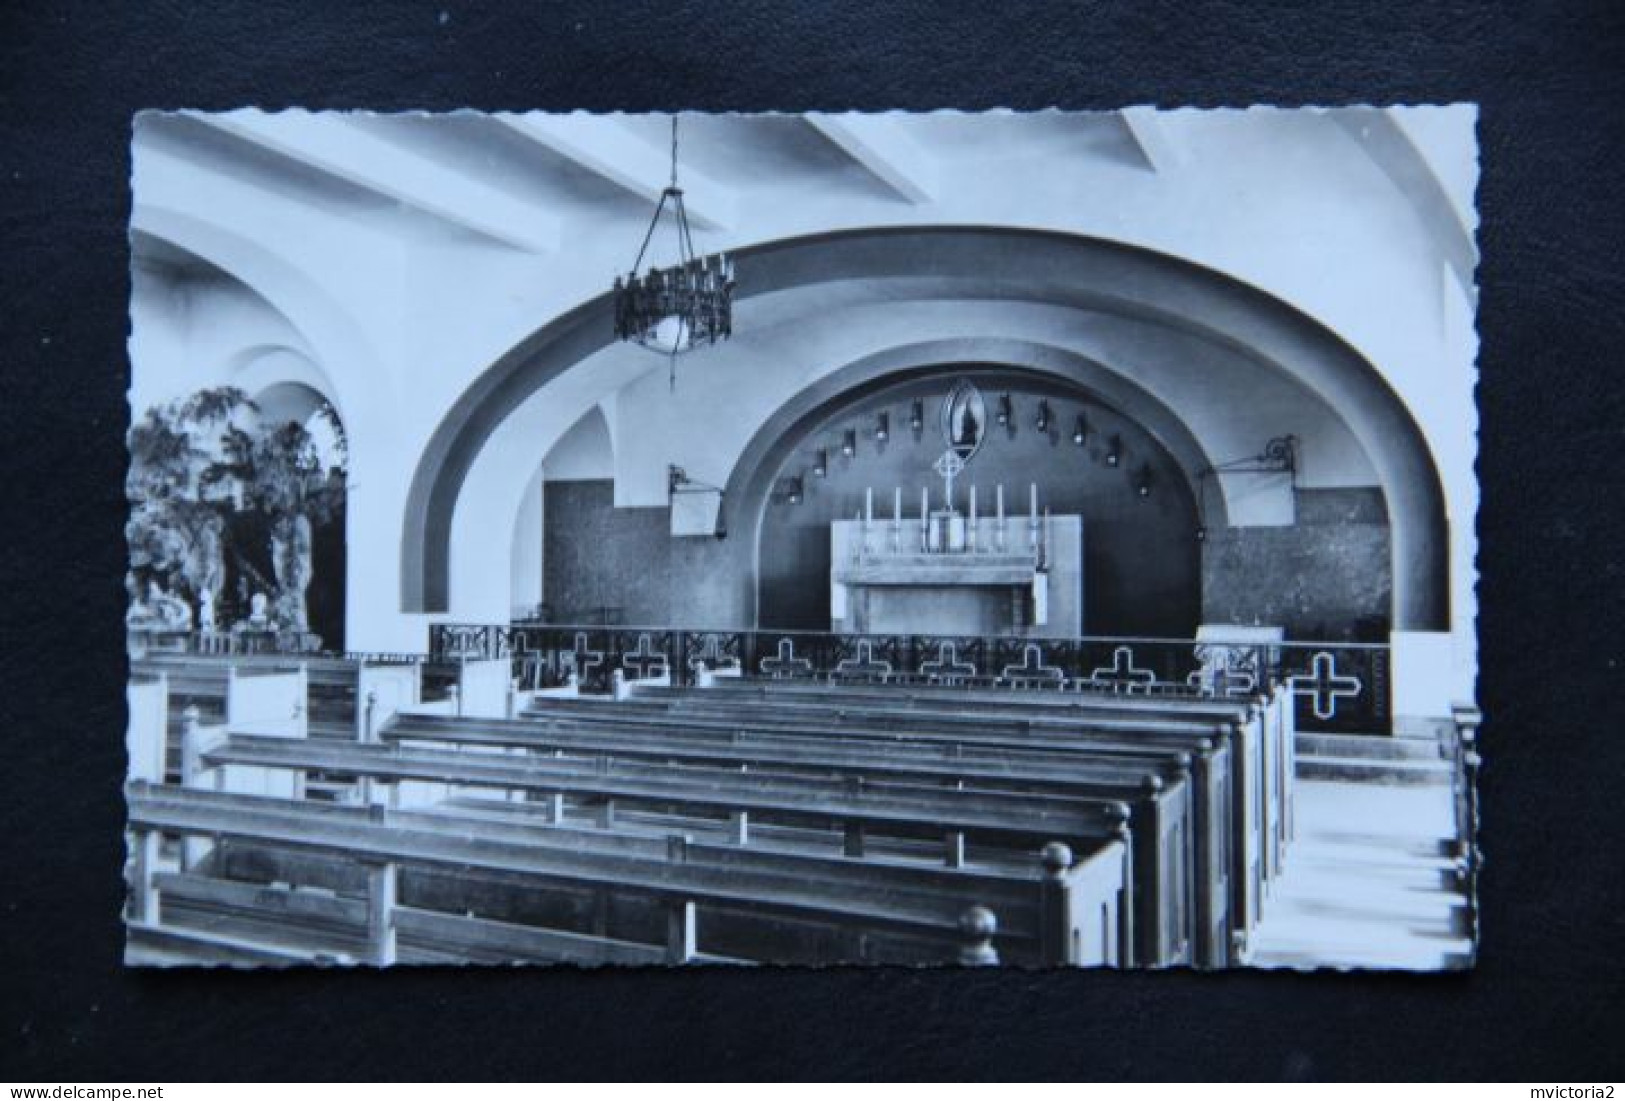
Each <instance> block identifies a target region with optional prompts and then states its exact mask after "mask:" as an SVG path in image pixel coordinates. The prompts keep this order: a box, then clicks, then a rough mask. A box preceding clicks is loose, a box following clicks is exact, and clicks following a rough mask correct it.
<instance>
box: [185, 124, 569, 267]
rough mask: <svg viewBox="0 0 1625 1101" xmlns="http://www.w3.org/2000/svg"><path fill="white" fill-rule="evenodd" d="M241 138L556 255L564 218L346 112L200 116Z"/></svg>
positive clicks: (525, 247)
mask: <svg viewBox="0 0 1625 1101" xmlns="http://www.w3.org/2000/svg"><path fill="white" fill-rule="evenodd" d="M196 117H197V118H198V119H200V120H201V121H203V122H204V123H206V124H207V125H209V126H213V127H215V128H216V129H218V130H221V131H223V132H225V133H228V134H231V135H233V136H234V137H237V138H239V139H241V140H243V141H247V142H252V143H253V144H255V145H258V146H260V147H261V148H264V149H268V150H271V151H272V152H275V153H278V154H280V155H281V156H284V157H287V158H289V159H291V160H294V161H298V162H299V163H301V164H305V165H308V166H310V167H311V168H315V169H317V170H319V171H322V172H325V173H327V174H329V175H331V176H336V177H338V178H339V179H342V180H345V181H347V182H349V183H351V184H354V185H356V186H357V187H362V188H365V189H367V190H368V191H372V192H375V193H377V194H379V195H383V196H385V197H386V198H389V199H393V200H395V201H396V202H399V203H403V204H405V205H406V206H409V207H412V208H414V209H416V210H420V211H423V212H424V213H427V214H432V215H434V216H435V217H437V218H440V219H442V220H444V221H447V222H451V223H454V224H456V225H458V226H461V227H462V228H464V229H467V230H472V231H473V232H475V233H478V234H481V235H482V236H485V237H489V238H491V239H492V240H495V241H499V242H501V243H503V244H505V245H510V246H512V247H514V248H518V249H522V250H524V251H526V252H551V251H552V250H553V249H555V248H556V247H557V246H558V242H559V229H560V223H559V219H558V218H557V217H555V216H554V215H552V214H549V213H548V212H547V211H545V210H541V209H539V208H537V207H535V206H533V205H531V204H529V203H524V202H521V201H520V200H518V199H515V198H514V197H513V196H512V195H510V194H508V193H507V192H505V191H502V190H501V189H499V188H496V187H493V186H491V185H490V184H488V183H486V182H485V181H483V180H481V179H479V178H478V177H477V176H474V175H471V174H469V173H465V172H461V171H458V170H457V169H455V168H449V167H447V166H446V165H445V164H443V163H441V162H439V161H436V160H434V159H433V158H431V157H428V156H426V155H424V154H422V153H419V152H416V151H415V150H413V149H411V148H410V147H408V146H406V145H402V144H398V143H396V142H393V141H388V140H386V139H384V138H381V137H379V136H378V135H377V134H374V133H372V132H370V131H369V130H367V129H365V128H363V127H360V126H357V125H355V124H354V123H353V122H352V121H351V120H349V119H347V118H345V117H344V116H342V115H334V114H307V113H297V114H296V113H293V112H283V113H281V114H274V115H272V114H266V113H264V112H261V111H234V112H232V113H230V114H224V115H207V114H200V115H198V116H196Z"/></svg>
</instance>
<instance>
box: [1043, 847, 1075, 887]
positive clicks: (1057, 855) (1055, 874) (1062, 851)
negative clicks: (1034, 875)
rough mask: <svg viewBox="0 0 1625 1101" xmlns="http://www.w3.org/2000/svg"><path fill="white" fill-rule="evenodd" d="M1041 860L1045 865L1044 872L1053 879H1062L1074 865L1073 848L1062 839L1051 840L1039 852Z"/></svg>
mask: <svg viewBox="0 0 1625 1101" xmlns="http://www.w3.org/2000/svg"><path fill="white" fill-rule="evenodd" d="M1038 859H1039V862H1040V863H1042V864H1043V865H1044V874H1045V875H1047V876H1049V877H1050V878H1051V879H1060V878H1061V877H1062V876H1063V875H1065V874H1066V873H1067V869H1069V868H1071V867H1072V850H1071V849H1070V848H1069V847H1068V846H1067V845H1066V843H1065V842H1062V841H1051V842H1050V843H1049V844H1048V845H1045V846H1044V850H1043V851H1042V852H1041V853H1039V854H1038Z"/></svg>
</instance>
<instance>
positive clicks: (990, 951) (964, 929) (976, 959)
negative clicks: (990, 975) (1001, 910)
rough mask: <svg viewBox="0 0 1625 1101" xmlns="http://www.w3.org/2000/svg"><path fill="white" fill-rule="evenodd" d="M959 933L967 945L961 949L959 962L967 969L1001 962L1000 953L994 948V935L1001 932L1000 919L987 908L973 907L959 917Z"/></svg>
mask: <svg viewBox="0 0 1625 1101" xmlns="http://www.w3.org/2000/svg"><path fill="white" fill-rule="evenodd" d="M959 931H960V932H961V933H963V934H964V935H965V943H964V944H963V945H961V946H960V949H959V962H960V963H961V964H962V965H964V966H966V967H988V966H992V965H995V964H997V963H998V962H999V953H998V950H997V949H996V948H994V947H993V935H994V934H995V933H997V932H998V931H999V919H998V918H997V917H995V916H994V915H993V911H992V910H989V909H988V908H987V907H986V906H972V907H970V908H968V909H967V910H966V911H965V912H964V913H962V914H960V915H959Z"/></svg>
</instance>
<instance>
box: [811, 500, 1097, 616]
mask: <svg viewBox="0 0 1625 1101" xmlns="http://www.w3.org/2000/svg"><path fill="white" fill-rule="evenodd" d="M1030 501H1031V507H1030V509H1029V512H1028V514H1027V515H1026V516H1021V517H1011V516H1007V515H1006V514H1005V511H1004V494H1003V491H1002V488H1000V489H999V490H998V492H997V496H996V504H995V512H994V514H993V515H992V516H985V515H981V516H979V515H978V514H977V507H976V490H975V489H974V487H973V488H972V490H971V494H970V498H969V502H968V503H969V512H968V513H962V512H960V511H959V510H958V509H956V508H954V507H953V505H952V503H951V499H950V500H949V501H948V502H945V503H944V504H943V505H942V506H941V507H938V508H936V509H932V508H931V507H930V502H929V498H928V497H926V496H924V495H923V494H922V500H921V505H920V511H919V513H918V514H916V515H915V516H913V517H910V518H908V519H905V518H904V517H903V515H902V495H901V491H896V492H895V493H894V495H893V510H892V515H891V516H890V517H889V518H877V517H876V516H875V513H874V503H873V494H872V493H871V494H868V495H867V500H866V501H865V510H864V512H863V513H861V514H860V515H859V516H858V517H857V518H856V519H853V520H838V521H835V522H834V523H832V524H831V525H830V564H831V569H830V629H831V630H833V631H838V632H851V633H860V634H901V635H977V636H990V635H1005V636H1008V635H1018V636H1025V637H1033V638H1072V637H1077V636H1078V635H1081V634H1082V633H1083V519H1082V517H1080V516H1051V515H1049V514H1048V513H1040V512H1039V511H1038V507H1037V490H1036V489H1034V490H1033V492H1032V496H1031V498H1030Z"/></svg>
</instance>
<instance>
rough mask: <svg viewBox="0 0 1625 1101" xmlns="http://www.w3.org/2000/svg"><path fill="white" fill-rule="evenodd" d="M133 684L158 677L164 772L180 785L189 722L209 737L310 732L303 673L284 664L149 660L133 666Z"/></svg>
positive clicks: (172, 657)
mask: <svg viewBox="0 0 1625 1101" xmlns="http://www.w3.org/2000/svg"><path fill="white" fill-rule="evenodd" d="M131 676H132V679H133V680H135V681H137V682H140V681H145V680H153V679H157V678H159V677H161V678H162V679H163V683H164V685H165V690H166V693H167V698H166V700H165V711H166V718H167V729H166V732H165V745H164V772H165V777H166V778H167V779H170V780H176V781H178V780H180V779H181V773H182V769H183V768H184V760H183V756H184V751H183V748H182V742H183V740H184V738H183V736H184V730H185V727H186V724H187V723H188V722H189V721H195V722H196V723H197V724H199V725H201V726H202V727H204V728H205V729H207V730H210V731H221V730H224V728H225V727H226V726H227V725H232V726H234V727H235V728H237V729H239V730H244V731H250V732H264V733H278V734H284V735H288V736H295V737H303V736H304V735H305V733H306V732H307V730H308V725H307V722H308V709H307V707H306V706H305V703H304V701H305V699H306V696H307V689H306V684H305V673H304V670H303V669H302V668H301V667H300V666H299V665H297V664H292V663H289V662H288V661H286V660H279V661H275V662H268V661H260V662H255V663H252V664H247V665H239V662H238V661H237V660H236V659H225V658H217V657H202V656H197V655H191V654H166V655H149V656H148V657H145V658H142V659H140V660H138V661H136V662H134V663H133V664H132V667H131Z"/></svg>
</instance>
